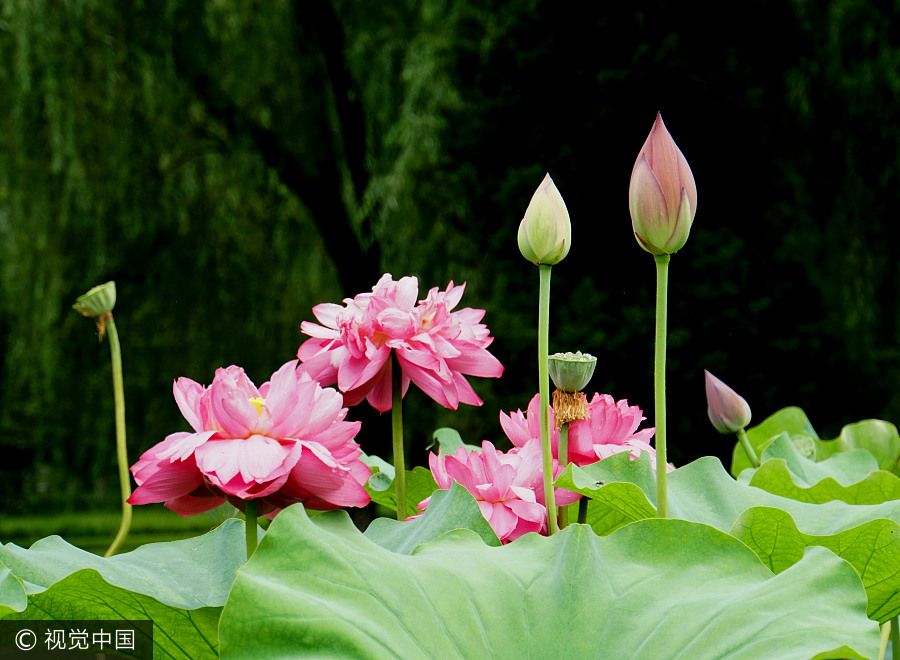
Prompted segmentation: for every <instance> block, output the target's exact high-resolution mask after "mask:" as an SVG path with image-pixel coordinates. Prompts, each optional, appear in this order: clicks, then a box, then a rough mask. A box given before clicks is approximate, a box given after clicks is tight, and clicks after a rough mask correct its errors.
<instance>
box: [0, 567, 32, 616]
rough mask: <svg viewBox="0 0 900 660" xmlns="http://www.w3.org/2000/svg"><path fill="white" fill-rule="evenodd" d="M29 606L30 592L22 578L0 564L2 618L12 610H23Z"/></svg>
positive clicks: (0, 608) (0, 614) (0, 607)
mask: <svg viewBox="0 0 900 660" xmlns="http://www.w3.org/2000/svg"><path fill="white" fill-rule="evenodd" d="M26 607H28V594H26V593H25V585H24V583H23V582H22V580H21V578H17V577H16V576H15V575H13V574H12V571H10V570H9V568H7V567H6V566H3V565H0V619H2V618H3V617H4V616H5V615H7V614H9V613H11V612H21V611H22V610H24V609H25V608H26Z"/></svg>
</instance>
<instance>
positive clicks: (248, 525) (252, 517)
mask: <svg viewBox="0 0 900 660" xmlns="http://www.w3.org/2000/svg"><path fill="white" fill-rule="evenodd" d="M244 504H245V508H244V530H245V531H246V538H247V561H250V557H252V556H253V553H254V552H256V545H257V542H258V538H257V531H256V515H257V510H258V509H257V506H256V500H245V501H244Z"/></svg>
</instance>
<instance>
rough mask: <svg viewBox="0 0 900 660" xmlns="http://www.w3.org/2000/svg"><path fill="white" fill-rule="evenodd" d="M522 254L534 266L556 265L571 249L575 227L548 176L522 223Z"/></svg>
mask: <svg viewBox="0 0 900 660" xmlns="http://www.w3.org/2000/svg"><path fill="white" fill-rule="evenodd" d="M518 240H519V252H521V253H522V256H523V257H525V258H526V259H528V261H530V262H532V263H533V264H547V265H550V266H552V265H554V264H558V263H559V262H560V261H562V260H563V259H564V258H565V256H566V255H567V254H569V248H570V247H571V246H572V224H571V223H570V222H569V211H568V210H567V209H566V203H565V202H564V201H563V198H562V195H560V194H559V190H557V189H556V186H555V185H554V184H553V179H551V178H550V175H549V174H548V175H546V176H545V177H544V180H543V181H542V182H541V185H540V186H538V189H537V190H536V191H535V192H534V195H533V196H532V198H531V203H529V204H528V208H527V209H526V210H525V217H524V218H522V222H521V223H519V236H518Z"/></svg>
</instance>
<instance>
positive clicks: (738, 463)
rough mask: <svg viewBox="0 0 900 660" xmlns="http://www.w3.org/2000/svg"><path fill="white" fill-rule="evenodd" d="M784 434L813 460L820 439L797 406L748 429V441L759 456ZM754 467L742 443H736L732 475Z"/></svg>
mask: <svg viewBox="0 0 900 660" xmlns="http://www.w3.org/2000/svg"><path fill="white" fill-rule="evenodd" d="M782 433H787V434H788V435H789V436H790V437H791V439H792V440H793V441H794V442H795V443H796V444H797V445H798V447H799V448H800V449H801V450H802V452H803V453H804V455H806V456H809V457H810V458H812V457H813V456H814V455H815V453H816V449H815V441H816V440H817V439H818V438H819V436H818V435H817V434H816V431H815V429H814V428H813V426H812V424H811V423H810V421H809V419H808V418H807V417H806V413H805V412H803V410H802V409H800V408H797V407H796V406H791V407H789V408H782V409H781V410H779V411H778V412H776V413H774V414H772V415H769V416H768V417H767V418H766V419H765V420H764V421H763V422H762V423H761V424H757V425H756V426H753V427H750V428H749V429H747V439H748V440H749V441H750V444H751V445H752V446H753V448H754V449H755V450H756V455H757V456H759V455H760V454H762V453H763V450H764V449H765V448H766V447H768V446H769V444H771V442H772V440H773V439H774V438H775V437H776V436H778V435H781V434H782ZM749 467H753V466H752V465H751V464H750V459H749V458H748V457H747V454H746V452H745V451H744V448H743V447H742V446H741V443H739V442H738V443H736V444H735V446H734V451H733V452H732V456H731V474H733V475H734V476H735V477H737V476H738V475H739V474H740V473H741V472H743V471H744V470H745V469H747V468H749Z"/></svg>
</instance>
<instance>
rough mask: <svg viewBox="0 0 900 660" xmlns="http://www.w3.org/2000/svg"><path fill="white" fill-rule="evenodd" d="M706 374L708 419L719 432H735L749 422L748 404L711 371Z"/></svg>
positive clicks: (704, 371)
mask: <svg viewBox="0 0 900 660" xmlns="http://www.w3.org/2000/svg"><path fill="white" fill-rule="evenodd" d="M703 373H704V374H705V375H706V403H707V405H708V408H707V414H709V421H710V422H712V425H713V426H714V427H716V430H717V431H718V432H719V433H737V432H738V431H739V430H741V429H742V428H745V427H746V426H747V424H749V423H750V418H751V414H750V405H749V404H748V403H747V401H746V399H744V397H742V396H741V395H740V394H738V393H737V392H735V391H734V390H733V389H731V388H730V387H728V385H726V384H725V383H723V382H722V381H721V380H719V379H718V378H716V377H715V376H713V375H712V374H711V373H709V372H708V371H706V369H704V370H703Z"/></svg>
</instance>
